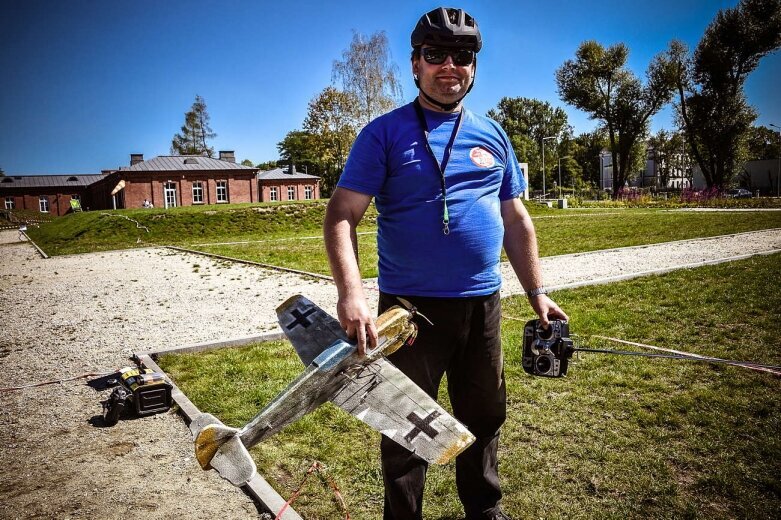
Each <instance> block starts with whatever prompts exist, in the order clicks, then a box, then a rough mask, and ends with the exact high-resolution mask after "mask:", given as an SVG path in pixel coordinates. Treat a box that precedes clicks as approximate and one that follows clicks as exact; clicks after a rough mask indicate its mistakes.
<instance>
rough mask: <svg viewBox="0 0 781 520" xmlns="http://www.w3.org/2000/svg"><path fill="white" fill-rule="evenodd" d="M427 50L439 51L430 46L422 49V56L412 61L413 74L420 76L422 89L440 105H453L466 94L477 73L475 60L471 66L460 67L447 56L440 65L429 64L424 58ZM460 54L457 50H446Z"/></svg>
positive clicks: (451, 57)
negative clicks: (475, 72)
mask: <svg viewBox="0 0 781 520" xmlns="http://www.w3.org/2000/svg"><path fill="white" fill-rule="evenodd" d="M426 49H439V48H437V47H432V46H429V45H424V46H423V47H421V55H420V56H416V57H414V58H413V60H412V73H413V74H415V75H417V76H418V81H420V88H421V89H423V91H424V92H425V93H426V94H428V95H429V96H431V97H432V98H434V99H436V100H437V101H439V102H440V103H452V102H454V101H456V100H458V99H460V98H461V97H463V96H464V94H466V91H467V89H468V88H469V85H471V83H472V76H473V75H474V71H475V63H474V59H473V60H472V63H470V64H469V65H463V66H459V65H456V64H455V63H454V62H453V56H450V55H448V56H446V57H445V60H444V61H443V62H442V63H440V64H438V65H437V64H431V63H428V62H427V61H426V60H425V58H424V53H426ZM445 50H447V51H450V52H458V50H456V49H445Z"/></svg>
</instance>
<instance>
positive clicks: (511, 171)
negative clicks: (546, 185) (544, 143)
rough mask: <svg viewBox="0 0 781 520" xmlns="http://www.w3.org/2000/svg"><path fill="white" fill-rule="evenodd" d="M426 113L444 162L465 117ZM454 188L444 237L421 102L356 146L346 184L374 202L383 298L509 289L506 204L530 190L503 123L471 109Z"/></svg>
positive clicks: (451, 167)
mask: <svg viewBox="0 0 781 520" xmlns="http://www.w3.org/2000/svg"><path fill="white" fill-rule="evenodd" d="M424 113H425V116H426V120H427V123H428V129H429V143H430V145H431V149H432V150H433V152H434V155H435V156H436V157H437V161H439V163H440V164H441V163H442V158H443V155H444V151H445V147H446V146H447V144H448V142H449V141H450V138H451V135H452V132H453V129H454V127H455V123H456V120H457V118H458V113H454V114H449V113H441V112H434V111H429V110H425V109H424ZM445 182H446V186H447V206H448V213H449V216H450V234H449V235H445V234H444V233H443V232H442V228H443V225H442V217H443V198H442V180H441V176H440V174H439V170H438V169H437V168H436V166H435V164H434V162H433V158H432V157H431V154H429V153H428V151H427V150H426V145H425V137H424V134H423V129H422V128H421V126H420V122H419V120H418V117H417V114H416V113H415V107H414V106H413V104H412V103H410V104H408V105H405V106H402V107H400V108H397V109H396V110H393V111H392V112H389V113H387V114H385V115H383V116H380V117H378V118H377V119H375V120H374V121H372V122H371V123H369V124H368V125H367V126H366V127H365V128H364V129H363V130H362V131H361V133H360V134H359V135H358V138H357V139H356V140H355V143H354V144H353V147H352V150H351V151H350V156H349V158H348V159H347V164H346V165H345V167H344V172H343V173H342V176H341V178H340V179H339V183H338V185H339V186H340V187H342V188H347V189H350V190H353V191H357V192H361V193H364V194H367V195H372V196H374V198H375V204H376V206H377V212H378V213H379V216H378V219H377V227H378V230H377V249H378V252H379V273H380V277H379V285H380V290H382V291H383V292H386V293H390V294H399V295H411V296H437V297H466V296H482V295H487V294H491V293H493V292H495V291H496V290H498V289H499V287H500V286H501V281H502V279H501V273H500V271H499V258H500V254H501V250H502V239H503V237H504V226H503V224H502V217H501V213H500V201H503V200H508V199H512V198H515V197H517V196H518V195H519V194H520V193H521V192H522V191H523V190H524V189H525V188H526V186H525V181H524V179H523V176H522V175H521V174H520V167H519V166H518V161H517V159H516V158H515V153H514V152H513V149H512V147H511V145H510V140H509V139H508V138H507V135H506V134H505V133H504V131H503V130H502V128H501V127H500V126H499V124H498V123H496V122H495V121H493V120H491V119H489V118H487V117H483V116H480V115H477V114H474V113H472V112H470V111H468V110H466V109H463V116H462V121H461V128H460V130H459V132H458V135H457V136H456V139H455V142H454V144H453V149H452V153H451V155H450V159H449V162H448V164H447V167H446V169H445Z"/></svg>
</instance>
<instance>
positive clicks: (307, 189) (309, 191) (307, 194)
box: [304, 186, 315, 200]
mask: <svg viewBox="0 0 781 520" xmlns="http://www.w3.org/2000/svg"><path fill="white" fill-rule="evenodd" d="M314 193H315V190H314V188H312V186H304V200H312V198H313V197H314Z"/></svg>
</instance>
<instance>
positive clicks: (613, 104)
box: [556, 41, 674, 197]
mask: <svg viewBox="0 0 781 520" xmlns="http://www.w3.org/2000/svg"><path fill="white" fill-rule="evenodd" d="M628 55H629V49H628V48H627V47H626V45H624V44H623V43H619V44H616V45H612V46H610V47H607V48H605V47H603V46H602V45H600V44H599V43H598V42H596V41H586V42H583V43H582V44H581V45H580V47H578V50H577V52H576V54H575V59H574V60H567V61H566V62H564V64H563V65H562V66H561V67H560V68H559V69H558V70H557V71H556V83H557V85H558V89H559V96H560V97H561V99H562V100H563V101H565V102H566V103H568V104H570V105H573V106H575V107H576V108H578V109H580V110H583V111H584V112H587V113H588V114H589V116H590V117H591V118H592V119H597V120H599V121H601V122H602V124H603V125H604V126H605V128H606V130H607V135H608V142H609V149H610V153H611V155H612V160H613V196H614V197H615V196H617V194H618V192H619V190H621V188H623V186H624V184H625V183H626V181H628V180H629V179H630V176H631V174H632V173H633V171H634V170H635V168H633V163H637V162H638V157H639V151H638V147H637V143H638V141H639V140H642V139H643V138H644V136H645V134H646V133H647V131H648V121H649V119H650V117H651V116H653V115H654V114H656V113H657V112H658V111H659V110H660V109H661V108H662V106H664V105H665V104H666V103H667V102H668V101H669V100H670V98H671V96H672V91H673V87H674V75H673V67H672V64H671V63H670V61H669V60H668V59H667V56H666V55H665V54H659V55H657V56H656V57H654V59H653V60H652V61H651V63H650V64H649V66H648V69H647V71H646V82H645V85H643V84H642V82H641V81H640V79H639V78H638V77H637V76H635V75H634V74H633V73H632V72H631V71H630V70H628V69H627V68H626V61H627V57H628Z"/></svg>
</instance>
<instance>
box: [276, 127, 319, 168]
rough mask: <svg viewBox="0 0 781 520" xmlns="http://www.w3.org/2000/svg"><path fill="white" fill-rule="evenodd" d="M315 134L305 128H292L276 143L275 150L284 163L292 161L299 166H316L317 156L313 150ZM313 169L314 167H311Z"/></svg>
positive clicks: (315, 145)
mask: <svg viewBox="0 0 781 520" xmlns="http://www.w3.org/2000/svg"><path fill="white" fill-rule="evenodd" d="M315 140H316V136H314V135H313V134H312V133H310V132H307V131H305V130H292V131H290V132H288V133H287V134H286V135H285V137H284V139H282V141H280V142H279V143H277V150H279V154H280V156H281V157H282V159H283V160H284V161H283V162H286V163H291V162H292V163H293V164H296V165H299V166H304V165H306V166H307V170H309V168H310V167H316V165H317V156H316V155H315V153H314V150H316V149H317V147H318V145H317V143H316V142H315ZM312 169H313V170H315V169H316V168H312Z"/></svg>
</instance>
